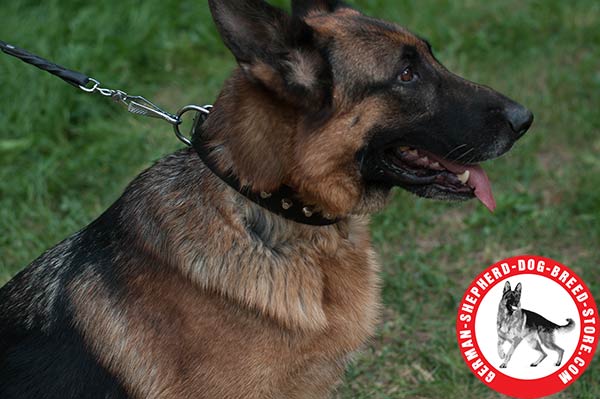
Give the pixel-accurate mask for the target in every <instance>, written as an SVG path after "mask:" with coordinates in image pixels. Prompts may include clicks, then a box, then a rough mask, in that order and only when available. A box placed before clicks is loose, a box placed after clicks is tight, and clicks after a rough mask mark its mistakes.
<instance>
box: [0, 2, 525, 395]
mask: <svg viewBox="0 0 600 399" xmlns="http://www.w3.org/2000/svg"><path fill="white" fill-rule="evenodd" d="M209 5H210V7H211V11H212V13H213V17H214V19H215V22H216V25H217V28H218V30H219V32H220V34H221V36H222V37H223V39H224V41H225V44H226V45H227V46H228V47H229V49H230V50H231V51H232V52H233V54H234V56H235V57H236V59H237V61H238V64H239V68H237V69H236V70H235V71H234V72H233V74H232V76H231V77H230V78H229V79H228V80H227V81H226V82H225V84H224V87H223V90H222V92H221V94H220V96H219V98H218V99H217V101H216V103H215V105H214V109H213V111H212V112H211V114H210V116H209V118H208V120H207V121H206V122H205V125H204V129H203V134H204V135H205V137H206V140H207V143H208V145H209V146H210V147H211V149H212V150H211V157H212V159H213V161H214V162H215V164H216V165H218V168H219V169H220V170H221V171H222V172H223V173H230V174H232V175H235V176H237V177H238V178H239V180H240V181H241V182H242V183H243V184H244V185H245V186H246V187H247V188H248V189H251V190H254V191H256V192H258V191H261V190H265V191H269V190H277V188H278V187H279V186H280V185H282V184H286V185H288V186H290V187H292V188H293V189H294V190H295V191H296V192H297V193H298V195H299V197H300V198H302V200H303V201H304V202H305V203H307V204H312V205H313V206H315V207H316V208H318V209H320V210H321V211H323V212H327V213H330V214H332V215H334V216H335V217H338V218H339V222H337V223H336V224H334V225H331V226H321V227H315V226H307V225H302V224H298V223H295V222H292V221H289V220H286V219H283V218H281V217H279V216H276V215H275V214H272V213H270V212H269V211H267V210H265V209H263V208H260V207H259V206H257V205H255V204H254V203H252V202H250V201H248V200H247V199H246V198H245V197H244V196H242V195H241V194H240V193H238V192H236V191H234V190H232V189H231V188H230V187H229V186H227V185H226V184H225V183H224V182H223V181H222V180H221V179H219V178H218V177H217V176H216V175H215V174H213V173H211V172H210V171H209V170H208V169H207V167H206V166H205V165H204V163H203V162H202V160H201V159H200V158H199V156H198V154H197V153H196V152H195V151H194V150H193V149H184V150H181V151H178V152H176V153H174V154H172V155H169V156H167V157H165V158H164V159H162V160H160V161H158V162H157V163H156V164H155V165H154V166H152V167H151V168H149V169H148V170H146V171H145V172H143V173H142V174H141V175H139V176H138V177H137V178H136V179H135V180H134V181H133V182H132V183H131V184H130V185H129V186H128V187H127V189H126V190H125V192H124V194H123V195H122V196H121V198H119V199H118V200H117V201H116V202H115V203H114V204H113V205H112V206H111V207H110V208H109V209H108V210H107V211H106V212H105V213H104V214H102V215H101V216H100V217H99V218H98V219H97V220H95V221H94V222H93V223H91V224H90V225H89V226H87V227H86V228H84V229H83V230H81V231H80V232H78V233H76V234H74V235H73V236H72V237H70V238H68V239H66V240H65V241H63V242H62V243H60V244H58V245H57V246H55V247H54V248H52V249H50V250H48V251H47V252H46V253H44V254H43V255H42V256H40V257H39V258H38V259H37V260H35V261H34V262H33V263H32V264H31V265H29V266H28V267H27V268H26V269H24V270H23V271H22V272H21V273H19V274H18V275H17V276H15V277H14V278H13V279H12V280H11V281H10V282H9V283H8V284H7V285H6V286H4V287H3V288H2V289H1V290H0V397H1V398H3V399H14V398H36V399H37V398H61V399H63V398H103V399H107V398H210V399H214V398H246V399H253V398H325V397H328V395H329V394H330V393H331V392H332V391H333V390H334V389H335V387H336V385H337V384H338V383H339V382H340V380H341V377H342V375H343V372H344V369H345V367H346V365H347V364H348V362H349V361H350V360H351V358H352V354H353V353H355V352H356V351H357V350H358V349H359V348H360V347H361V346H362V345H363V344H364V343H365V341H366V340H367V339H368V338H369V337H370V336H372V335H373V333H374V330H375V326H376V323H377V317H378V316H377V315H378V313H379V300H378V295H379V289H378V287H379V282H378V270H379V267H378V264H377V261H376V256H375V254H374V252H373V249H372V248H371V244H370V239H369V230H368V223H369V217H368V215H369V214H370V213H372V212H374V211H376V210H378V209H381V208H382V207H383V206H384V204H385V201H386V199H387V197H388V196H389V192H390V189H391V188H392V187H393V186H397V185H399V186H402V187H404V188H405V189H408V190H411V191H413V192H415V193H417V194H419V195H422V196H428V197H433V198H455V199H461V198H470V197H472V193H469V192H466V191H465V190H463V191H460V190H459V192H455V190H454V189H453V188H452V187H450V186H448V187H447V186H444V185H439V184H430V185H419V186H415V185H412V184H409V183H407V182H406V181H404V180H403V179H404V178H403V179H398V178H396V177H395V174H394V173H395V172H394V170H393V168H391V169H390V168H389V164H387V163H381V162H379V161H380V160H381V159H383V158H382V157H386V159H389V157H391V155H389V154H388V151H387V149H391V148H395V147H396V146H398V145H410V146H415V147H418V148H422V149H424V150H428V151H432V152H436V153H438V154H440V155H441V156H444V155H446V156H447V157H449V158H451V159H453V160H455V161H460V160H461V158H462V160H463V162H480V161H484V160H486V159H489V158H492V157H496V156H499V155H501V154H503V153H504V152H506V151H508V149H509V148H510V147H511V146H512V144H513V143H514V142H515V141H516V140H517V139H518V138H519V137H520V136H521V135H522V134H523V133H524V131H525V130H527V128H528V127H529V125H530V124H531V114H530V113H529V111H527V110H526V109H525V108H523V107H521V106H520V105H518V104H516V103H515V102H513V101H511V100H509V99H508V98H506V97H504V96H502V95H501V94H499V93H497V92H495V91H493V90H492V89H489V88H486V87H483V86H479V85H477V84H475V83H472V82H468V81H466V80H463V79H462V78H459V77H457V76H456V75H453V74H452V73H450V72H449V71H447V70H446V69H445V68H443V67H442V66H441V64H439V62H438V61H437V60H436V59H435V58H434V57H433V55H432V53H431V49H430V47H429V45H428V44H427V43H426V42H425V41H424V40H422V39H420V38H418V37H417V36H415V35H413V34H411V33H410V32H409V31H407V30H406V29H404V28H401V27H399V26H397V25H395V24H392V23H388V22H383V21H380V20H377V19H373V18H370V17H367V16H365V15H363V14H361V13H359V12H358V11H356V10H354V9H351V8H348V7H346V6H344V5H343V4H338V3H337V2H335V1H325V0H321V1H319V0H306V1H293V12H292V15H291V16H290V15H287V14H286V13H284V12H283V11H281V10H279V9H277V8H274V7H272V6H270V5H268V4H267V3H265V2H263V1H261V0H222V1H216V0H211V1H209ZM409 68H410V69H409ZM400 75H402V80H401V79H400V78H399V76H400ZM411 77H412V78H413V79H412V80H409V79H408V78H411ZM417 77H418V79H417ZM405 80H406V81H405ZM456 148H458V149H460V151H453V149H456ZM386 165H387V166H386ZM443 179H452V176H450V175H447V176H446V175H445V177H444V178H443ZM443 179H442V180H443ZM445 181H446V180H443V182H445ZM444 184H445V183H444Z"/></svg>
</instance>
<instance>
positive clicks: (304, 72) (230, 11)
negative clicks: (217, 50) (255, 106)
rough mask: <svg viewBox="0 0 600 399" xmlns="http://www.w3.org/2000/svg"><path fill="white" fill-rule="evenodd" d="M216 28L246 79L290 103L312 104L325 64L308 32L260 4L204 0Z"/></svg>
mask: <svg viewBox="0 0 600 399" xmlns="http://www.w3.org/2000/svg"><path fill="white" fill-rule="evenodd" d="M209 5H210V10H211V13H212V16H213V19H214V21H215V23H216V25H217V29H218V30H219V33H220V34H221V37H222V38H223V41H224V42H225V45H226V46H227V47H228V48H229V49H230V50H231V52H232V53H233V55H234V56H235V58H236V59H237V61H238V63H239V64H240V66H241V68H242V70H243V71H244V72H245V74H246V76H247V77H248V78H249V79H250V80H252V81H254V82H257V83H260V84H262V85H263V86H265V87H266V88H268V89H270V90H272V91H274V92H275V93H276V94H278V95H279V96H280V97H282V99H284V100H290V101H292V102H293V103H298V102H301V103H304V104H315V103H316V105H317V106H320V105H321V104H320V101H319V99H320V98H321V97H322V95H323V93H322V91H323V90H321V89H322V87H321V83H322V81H323V77H324V74H325V71H326V68H325V67H326V65H325V62H324V60H323V57H322V56H321V54H320V52H319V51H318V50H317V48H316V46H315V44H314V33H313V30H312V29H311V28H310V27H309V26H308V25H307V24H306V23H305V22H304V21H302V20H301V19H300V18H297V17H292V16H290V15H288V14H287V13H285V12H284V11H283V10H281V9H279V8H276V7H273V6H271V5H270V4H268V3H266V2H265V1H263V0H209Z"/></svg>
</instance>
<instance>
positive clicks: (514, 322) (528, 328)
mask: <svg viewBox="0 0 600 399" xmlns="http://www.w3.org/2000/svg"><path fill="white" fill-rule="evenodd" d="M521 291H522V286H521V283H518V284H517V286H516V287H515V289H514V290H511V287H510V282H508V281H507V282H506V284H504V291H503V293H502V299H501V300H500V304H499V305H498V321H497V323H496V328H497V330H498V355H499V356H500V358H501V359H503V360H504V361H503V362H502V364H501V365H500V367H501V368H506V366H507V365H508V362H509V361H510V358H511V357H512V355H513V353H514V351H515V349H517V346H519V344H520V343H521V342H522V341H523V340H525V342H527V343H528V344H529V346H531V348H533V349H535V350H536V351H537V352H539V353H540V356H539V357H538V359H537V360H536V361H535V362H533V363H531V367H536V366H537V365H538V364H540V363H541V362H542V360H544V359H545V358H546V356H548V354H547V353H546V352H544V349H543V348H544V347H545V348H548V349H550V350H552V351H554V352H556V353H557V354H558V359H557V360H556V363H555V365H556V366H560V365H561V363H562V358H563V354H564V353H565V351H564V349H563V348H561V347H560V346H558V345H557V344H556V342H555V337H554V334H555V333H556V332H561V331H562V332H568V331H571V330H573V329H574V328H575V321H574V320H573V319H567V324H565V325H564V326H559V325H558V324H555V323H553V322H551V321H550V320H548V319H546V318H544V317H543V316H540V315H539V314H537V313H535V312H532V311H531V310H527V309H523V308H521ZM506 342H509V343H510V348H509V349H508V352H506V353H505V352H504V344H505V343H506Z"/></svg>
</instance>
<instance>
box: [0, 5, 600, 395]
mask: <svg viewBox="0 0 600 399" xmlns="http://www.w3.org/2000/svg"><path fill="white" fill-rule="evenodd" d="M278 3H279V4H282V3H283V2H282V1H279V2H278ZM352 3H354V4H356V5H357V6H358V7H359V8H361V9H362V10H364V11H365V12H368V13H369V14H371V15H374V16H379V17H385V18H386V19H390V20H393V21H396V22H399V23H401V24H403V25H406V26H408V27H409V28H411V29H412V30H413V31H415V32H418V33H419V34H421V35H423V36H425V37H428V38H429V40H430V41H431V42H432V44H433V47H434V50H435V51H436V54H437V56H438V58H439V59H440V60H441V61H442V62H444V63H445V64H446V65H447V66H448V67H449V68H450V69H452V70H454V71H455V72H457V73H459V74H462V75H464V76H466V77H468V78H469V79H472V80H476V81H479V82H481V83H484V84H487V85H490V86H492V87H494V88H496V89H498V90H500V91H501V92H504V93H506V94H507V95H509V96H511V97H513V98H515V99H517V100H518V101H520V102H521V103H523V104H526V105H527V106H528V107H529V108H530V109H532V110H533V111H534V113H535V115H536V121H535V124H534V128H533V129H532V131H531V132H530V133H528V134H527V135H526V136H525V137H524V138H523V139H522V141H520V142H519V143H518V144H517V145H516V147H515V148H514V150H513V151H512V152H511V153H510V154H509V155H507V156H505V157H503V158H501V159H498V160H496V161H493V162H490V163H489V164H488V165H487V171H488V173H489V175H490V178H491V180H492V182H493V185H494V191H495V193H496V198H497V201H498V209H497V211H496V213H495V214H493V215H491V214H489V213H487V211H486V210H485V209H484V208H483V207H482V206H481V205H479V204H477V203H475V202H470V203H460V204H449V203H440V202H432V201H426V200H420V199H416V198H414V197H412V196H411V195H409V194H407V193H404V192H397V193H396V195H395V198H394V201H393V202H392V204H391V205H390V206H389V208H388V209H387V210H386V211H385V212H383V213H381V214H379V215H377V216H376V217H375V218H374V223H373V236H374V240H375V243H376V246H377V248H378V250H379V252H380V253H381V258H382V260H383V264H384V275H383V277H384V289H383V298H384V302H385V305H386V311H385V317H384V322H383V324H382V326H381V329H380V331H379V334H378V336H377V337H376V338H375V340H374V341H373V343H372V345H370V346H369V347H368V348H367V350H366V351H365V353H364V354H363V355H361V356H360V357H359V358H358V361H357V363H356V364H355V365H354V366H353V367H352V368H351V369H350V370H349V372H348V374H347V382H346V384H345V385H344V387H343V388H342V389H341V391H340V393H339V395H338V396H339V397H340V398H430V399H437V398H442V397H443V398H448V399H454V398H457V399H458V398H497V397H501V396H500V395H497V394H494V393H492V392H491V391H489V390H488V389H487V388H485V387H484V386H483V384H481V383H479V382H478V381H477V380H475V378H474V377H473V376H472V375H471V374H470V372H469V371H468V370H467V368H466V367H465V366H464V365H463V363H462V359H461V357H460V354H459V351H458V348H457V346H456V344H455V338H454V332H453V331H454V317H455V311H456V307H457V305H458V301H459V299H460V297H461V295H462V292H463V290H464V289H465V288H466V286H467V284H468V283H469V281H470V279H471V278H473V277H474V276H475V275H476V274H477V273H479V271H481V270H482V269H483V268H484V267H486V266H487V265H489V264H491V263H493V262H494V261H497V260H499V259H501V258H504V257H508V256H511V255H515V254H519V253H538V254H541V255H545V256H550V257H554V258H556V259H557V260H560V261H562V262H564V263H566V264H567V265H569V266H571V267H572V268H573V269H574V270H575V271H576V272H578V273H579V274H580V275H581V276H582V277H583V278H584V279H585V280H586V281H587V283H588V284H589V285H590V288H591V290H592V292H593V294H594V295H595V296H596V297H597V298H600V267H599V264H600V157H599V156H598V154H599V153H600V134H599V133H600V112H599V110H600V29H599V28H598V26H600V3H598V2H597V1H594V0H589V1H585V0H579V1H577V2H566V1H560V0H552V1H551V0H538V1H525V2H523V1H517V0H510V1H505V0H493V1H488V2H480V1H474V0H462V1H452V2H450V1H437V0H419V1H417V0H414V1H408V0H404V1H392V0H373V1H367V0H363V1H355V2H352ZM0 39H2V40H4V41H8V42H11V43H14V44H17V45H19V46H21V47H24V48H26V49H29V50H31V51H32V52H35V53H37V54H40V55H43V56H45V57H47V58H49V59H51V60H53V61H55V62H57V63H59V64H62V65H66V66H69V67H71V68H73V69H77V70H81V71H85V72H86V73H89V74H91V75H92V76H94V77H95V78H97V79H99V80H100V81H101V82H103V83H104V84H105V85H106V86H110V87H115V88H121V89H124V90H126V91H128V92H129V93H130V94H143V95H146V96H147V97H149V98H151V99H153V100H155V101H156V102H157V103H159V104H161V105H163V106H164V107H165V108H167V109H169V110H171V111H174V110H175V109H176V108H178V107H179V106H181V105H184V104H187V103H199V104H204V103H207V102H211V101H212V100H213V99H214V98H215V96H216V94H217V93H218V90H219V87H220V85H221V83H222V81H223V80H224V78H225V77H226V76H227V74H228V72H229V71H230V70H231V69H232V68H233V66H234V62H233V59H232V57H231V56H230V55H229V54H228V53H227V52H226V51H225V48H224V46H223V45H222V44H221V42H220V40H219V38H218V36H217V35H216V31H215V29H214V27H213V25H212V23H211V22H210V18H209V12H208V9H207V6H206V4H205V2H202V1H191V0H182V1H174V0H173V1H171V0H162V1H159V0H146V1H144V2H138V1H133V0H120V1H116V0H110V1H109V0H107V1H103V2H95V3H92V2H85V1H80V0H60V1H59V0H49V1H46V2H41V3H40V2H34V1H29V0H27V1H26V0H15V1H11V2H5V4H3V5H2V23H1V24H0ZM0 87H1V92H2V94H3V95H2V96H0V284H3V283H4V282H6V281H7V280H8V279H9V278H10V277H11V276H12V275H14V274H15V273H16V272H17V271H18V270H20V269H21V268H23V267H24V266H25V265H27V264H28V263H29V262H30V261H31V260H33V259H34V258H35V257H37V256H38V255H39V254H40V253H41V252H42V251H43V250H44V249H46V248H48V247H50V246H52V245H53V244H54V243H56V242H58V241H59V240H61V239H62V238H64V237H66V236H67V235H69V234H71V233H73V232H75V231H76V230H78V229H79V228H81V227H82V226H84V225H86V224H87V223H89V222H90V221H91V220H93V219H94V218H95V217H97V216H98V215H99V214H100V212H101V211H102V210H103V209H105V208H106V207H107V206H108V205H109V204H110V203H111V202H112V201H114V200H115V199H116V198H117V197H118V195H119V194H120V192H121V191H122V190H123V188H124V187H125V185H126V184H127V182H128V181H129V180H131V179H132V178H133V177H134V176H135V175H136V174H137V173H139V172H140V171H141V170H143V169H144V168H146V167H147V166H148V165H150V164H151V162H152V161H154V160H156V159H158V158H160V157H161V156H163V155H165V154H168V153H169V152H171V151H173V150H174V149H175V148H178V147H179V146H180V145H179V143H178V142H177V141H176V139H175V138H174V137H173V136H172V134H171V130H170V127H169V126H168V125H167V124H165V123H163V122H159V121H156V120H148V119H144V118H139V117H134V116H132V115H130V114H128V113H127V112H126V111H125V110H124V109H122V108H120V107H119V105H117V104H113V103H111V102H110V101H107V100H104V99H102V98H100V97H94V96H89V95H84V94H83V93H82V92H80V91H78V90H75V89H74V88H72V87H70V86H68V85H66V84H63V83H62V82H61V81H60V80H58V79H56V78H53V77H50V75H47V74H45V73H43V72H40V71H38V70H36V69H34V68H33V67H29V66H26V65H25V64H22V63H21V62H19V61H16V60H14V59H11V58H9V57H7V56H0ZM599 374H600V362H599V361H598V360H597V359H596V360H595V362H594V363H593V364H592V365H591V366H590V368H589V369H588V371H587V373H586V374H585V375H584V377H583V378H581V379H580V380H579V381H578V382H577V383H576V384H575V385H574V386H573V387H571V388H570V389H568V390H567V391H566V392H564V393H563V394H560V395H558V396H557V398H573V399H575V398H577V399H580V398H581V399H586V398H589V399H592V398H598V397H600V383H599V382H598V381H599Z"/></svg>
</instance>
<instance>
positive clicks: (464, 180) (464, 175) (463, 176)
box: [456, 170, 471, 184]
mask: <svg viewBox="0 0 600 399" xmlns="http://www.w3.org/2000/svg"><path fill="white" fill-rule="evenodd" d="M470 174H471V172H469V171H468V170H465V171H464V172H463V173H461V174H460V175H456V177H458V180H460V182H461V183H462V184H467V182H468V181H469V175H470Z"/></svg>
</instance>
